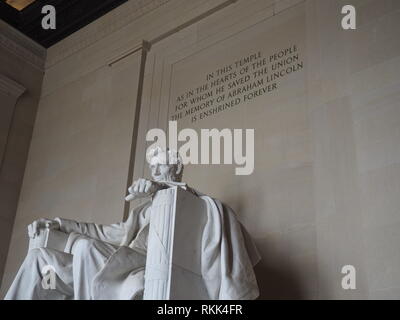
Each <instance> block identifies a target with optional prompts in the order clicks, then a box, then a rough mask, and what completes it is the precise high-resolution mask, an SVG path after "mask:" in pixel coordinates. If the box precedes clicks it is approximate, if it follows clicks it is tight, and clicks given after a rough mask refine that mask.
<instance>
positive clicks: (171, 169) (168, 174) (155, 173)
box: [150, 157, 177, 181]
mask: <svg viewBox="0 0 400 320" xmlns="http://www.w3.org/2000/svg"><path fill="white" fill-rule="evenodd" d="M160 160H161V161H160ZM163 160H165V159H162V158H161V159H160V158H159V157H154V158H153V159H151V162H150V171H151V176H152V177H153V180H154V181H177V174H176V170H177V166H176V165H174V164H164V163H165V162H166V161H163Z"/></svg>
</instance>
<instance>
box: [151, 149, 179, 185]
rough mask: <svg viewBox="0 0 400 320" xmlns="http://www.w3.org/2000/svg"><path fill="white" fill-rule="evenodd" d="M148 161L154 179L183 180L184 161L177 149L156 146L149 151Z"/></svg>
mask: <svg viewBox="0 0 400 320" xmlns="http://www.w3.org/2000/svg"><path fill="white" fill-rule="evenodd" d="M147 161H148V162H149V166H150V171H151V175H152V177H153V180H154V181H174V182H181V181H182V175H183V161H182V158H181V156H180V155H179V153H178V152H177V151H174V150H171V149H169V148H167V149H166V150H165V149H162V148H160V147H155V148H152V149H150V150H149V152H148V153H147Z"/></svg>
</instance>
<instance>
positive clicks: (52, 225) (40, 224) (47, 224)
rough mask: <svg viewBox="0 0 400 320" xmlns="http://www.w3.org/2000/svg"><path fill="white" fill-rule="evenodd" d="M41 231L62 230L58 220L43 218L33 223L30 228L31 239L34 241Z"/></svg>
mask: <svg viewBox="0 0 400 320" xmlns="http://www.w3.org/2000/svg"><path fill="white" fill-rule="evenodd" d="M41 229H60V224H59V223H58V222H57V221H56V220H50V219H43V218H42V219H39V220H36V221H33V222H32V223H31V224H30V225H29V226H28V235H29V238H32V239H33V238H35V237H36V236H37V235H39V232H40V230H41Z"/></svg>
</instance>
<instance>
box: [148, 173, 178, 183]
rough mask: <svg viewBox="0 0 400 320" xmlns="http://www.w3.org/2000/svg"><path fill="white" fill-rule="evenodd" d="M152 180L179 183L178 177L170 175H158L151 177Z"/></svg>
mask: <svg viewBox="0 0 400 320" xmlns="http://www.w3.org/2000/svg"><path fill="white" fill-rule="evenodd" d="M153 179H154V181H172V182H179V181H180V179H179V177H178V176H176V175H175V174H172V173H168V174H160V175H158V176H153Z"/></svg>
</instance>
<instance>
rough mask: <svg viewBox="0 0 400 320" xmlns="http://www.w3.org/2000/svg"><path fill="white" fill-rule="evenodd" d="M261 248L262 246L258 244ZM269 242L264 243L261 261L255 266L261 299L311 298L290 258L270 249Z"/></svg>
mask: <svg viewBox="0 0 400 320" xmlns="http://www.w3.org/2000/svg"><path fill="white" fill-rule="evenodd" d="M257 247H258V248H260V246H257ZM266 247H268V244H265V243H264V244H263V248H262V251H261V250H259V251H260V254H261V257H262V259H261V261H260V262H259V263H258V264H257V265H256V266H255V268H254V271H255V274H256V277H257V282H258V287H259V289H260V296H259V298H258V299H259V300H271V299H274V300H283V299H293V300H302V299H309V298H310V297H307V294H306V292H305V290H304V289H303V287H302V285H301V274H300V273H299V272H298V271H297V270H296V268H295V267H294V266H293V265H290V264H288V259H287V258H284V257H282V256H279V255H278V254H277V253H276V252H274V251H273V250H269V249H268V248H267V250H266Z"/></svg>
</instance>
